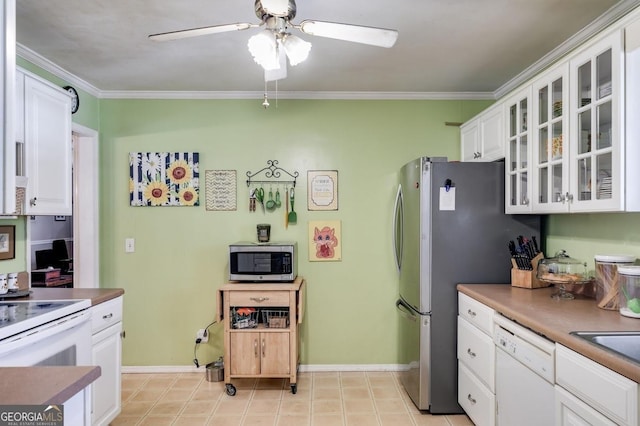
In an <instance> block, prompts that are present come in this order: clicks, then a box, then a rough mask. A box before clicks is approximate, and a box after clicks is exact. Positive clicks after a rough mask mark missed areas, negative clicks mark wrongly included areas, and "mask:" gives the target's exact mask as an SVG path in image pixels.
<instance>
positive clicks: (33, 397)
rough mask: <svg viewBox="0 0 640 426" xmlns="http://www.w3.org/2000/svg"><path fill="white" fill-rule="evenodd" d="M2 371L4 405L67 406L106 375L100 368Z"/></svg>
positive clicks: (10, 368)
mask: <svg viewBox="0 0 640 426" xmlns="http://www.w3.org/2000/svg"><path fill="white" fill-rule="evenodd" d="M0 371H1V372H2V383H1V384H0V394H1V395H2V397H0V401H1V403H2V404H3V405H10V404H13V405H32V404H64V403H65V402H66V401H68V400H69V398H71V397H72V396H74V395H75V394H77V393H78V392H80V391H82V390H83V389H84V388H86V387H87V386H89V385H90V384H91V383H93V382H94V381H96V379H98V378H99V377H100V375H101V374H102V371H101V369H100V367H98V366H76V367H2V368H0ZM25 391H26V392H25Z"/></svg>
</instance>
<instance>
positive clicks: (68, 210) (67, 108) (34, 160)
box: [24, 73, 72, 215]
mask: <svg viewBox="0 0 640 426" xmlns="http://www.w3.org/2000/svg"><path fill="white" fill-rule="evenodd" d="M24 138H25V140H24V163H25V164H24V173H25V176H26V177H27V179H28V183H27V193H26V200H25V213H26V214H28V215H71V214H72V181H71V173H72V172H71V167H72V142H71V98H70V96H69V94H68V93H67V92H66V91H64V90H62V89H61V88H59V87H56V86H54V85H52V84H50V83H48V82H46V81H44V80H42V79H40V78H38V77H36V76H34V75H31V74H28V73H24Z"/></svg>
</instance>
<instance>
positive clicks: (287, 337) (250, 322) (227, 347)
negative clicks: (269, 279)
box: [218, 276, 305, 396]
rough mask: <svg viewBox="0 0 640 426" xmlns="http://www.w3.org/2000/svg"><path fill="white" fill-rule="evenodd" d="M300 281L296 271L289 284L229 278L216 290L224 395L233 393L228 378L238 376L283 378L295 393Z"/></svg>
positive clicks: (234, 391)
mask: <svg viewBox="0 0 640 426" xmlns="http://www.w3.org/2000/svg"><path fill="white" fill-rule="evenodd" d="M304 284H305V280H304V278H302V277H300V276H298V277H297V278H296V280H295V281H294V282H292V283H239V282H229V283H227V284H225V285H223V286H222V287H221V288H220V289H219V290H218V292H219V294H218V321H221V322H223V324H224V363H225V366H224V383H225V386H226V391H227V395H229V396H233V395H235V394H236V387H235V386H234V385H233V384H232V383H231V379H239V378H288V379H289V383H290V384H291V392H292V393H294V394H295V393H296V392H297V375H298V364H299V356H300V353H299V348H300V332H299V329H300V324H301V323H302V317H303V315H304V311H303V307H304V299H303V295H304Z"/></svg>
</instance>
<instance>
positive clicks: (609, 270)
mask: <svg viewBox="0 0 640 426" xmlns="http://www.w3.org/2000/svg"><path fill="white" fill-rule="evenodd" d="M635 261H636V258H635V256H631V255H624V254H616V255H609V254H597V255H595V263H596V303H597V304H598V307H599V308H602V309H610V310H613V311H617V310H618V309H619V308H620V294H619V293H620V285H619V283H618V281H619V277H618V267H620V266H629V265H633V263H634V262H635Z"/></svg>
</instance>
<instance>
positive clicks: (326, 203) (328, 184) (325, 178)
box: [307, 170, 338, 210]
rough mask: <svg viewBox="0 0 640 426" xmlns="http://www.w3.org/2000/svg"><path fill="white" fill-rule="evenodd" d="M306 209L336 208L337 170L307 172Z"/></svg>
mask: <svg viewBox="0 0 640 426" xmlns="http://www.w3.org/2000/svg"><path fill="white" fill-rule="evenodd" d="M307 209H308V210H338V171H337V170H309V171H308V172H307Z"/></svg>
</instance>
